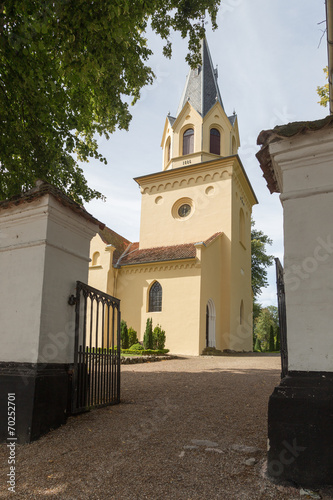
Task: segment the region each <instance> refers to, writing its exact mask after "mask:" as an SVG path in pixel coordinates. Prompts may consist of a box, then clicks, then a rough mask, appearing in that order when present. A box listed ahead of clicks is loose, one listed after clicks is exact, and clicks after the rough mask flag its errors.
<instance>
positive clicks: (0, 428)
mask: <svg viewBox="0 0 333 500" xmlns="http://www.w3.org/2000/svg"><path fill="white" fill-rule="evenodd" d="M70 382H71V377H70V367H69V365H65V364H47V365H46V364H30V363H4V362H2V363H0V442H1V443H4V442H6V441H7V438H9V437H11V436H10V434H9V432H8V394H14V395H15V401H14V403H15V430H16V438H17V441H16V442H17V443H29V442H31V441H34V440H36V439H38V438H39V437H40V436H42V435H43V434H46V433H47V432H48V431H49V430H51V429H54V428H56V427H59V426H60V425H62V424H64V423H65V422H66V419H67V416H68V413H69V398H70ZM10 399H11V400H12V399H13V398H10Z"/></svg>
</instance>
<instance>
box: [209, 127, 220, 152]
mask: <svg viewBox="0 0 333 500" xmlns="http://www.w3.org/2000/svg"><path fill="white" fill-rule="evenodd" d="M220 138H221V135H220V132H219V131H218V130H217V129H216V128H211V129H210V145H209V151H210V153H213V154H214V155H219V154H221V153H220V151H221V149H220V147H221V146H220V143H221V141H220Z"/></svg>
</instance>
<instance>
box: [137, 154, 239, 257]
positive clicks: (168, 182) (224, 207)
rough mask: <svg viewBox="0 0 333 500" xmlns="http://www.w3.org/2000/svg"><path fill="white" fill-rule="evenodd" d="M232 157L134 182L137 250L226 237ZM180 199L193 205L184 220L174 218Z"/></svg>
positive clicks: (229, 222)
mask: <svg viewBox="0 0 333 500" xmlns="http://www.w3.org/2000/svg"><path fill="white" fill-rule="evenodd" d="M235 158H236V157H231V158H225V159H221V158H219V159H218V160H215V161H213V162H208V163H206V164H200V165H197V166H196V165H194V166H190V167H184V168H182V169H174V170H169V171H166V172H161V173H160V174H154V175H152V176H146V177H144V178H138V179H136V180H137V182H139V184H140V185H141V191H142V204H141V224H140V248H151V247H158V246H166V245H176V244H181V243H193V242H198V241H203V240H205V239H208V238H210V236H212V235H213V234H214V233H216V232H220V231H223V232H224V233H225V234H226V235H227V236H228V237H229V238H230V237H231V174H232V166H233V163H234V161H235ZM181 200H183V202H184V203H189V204H192V205H193V206H192V211H191V214H190V215H189V216H188V217H186V218H180V217H178V215H177V210H176V207H177V205H176V204H177V203H178V204H179V203H181ZM161 228H163V230H162V231H161Z"/></svg>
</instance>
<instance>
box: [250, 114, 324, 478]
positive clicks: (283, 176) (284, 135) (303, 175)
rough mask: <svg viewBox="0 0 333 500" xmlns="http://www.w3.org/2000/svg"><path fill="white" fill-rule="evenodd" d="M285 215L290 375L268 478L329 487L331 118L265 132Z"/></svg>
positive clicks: (274, 411) (279, 401)
mask: <svg viewBox="0 0 333 500" xmlns="http://www.w3.org/2000/svg"><path fill="white" fill-rule="evenodd" d="M258 144H262V148H261V151H260V152H259V153H258V154H257V157H258V159H259V161H260V163H261V168H262V169H263V171H264V177H265V178H266V180H267V184H268V187H269V189H270V191H271V192H279V193H281V194H280V199H281V202H282V205H283V218H284V287H285V300H286V323H287V325H286V326H287V328H286V330H287V336H288V337H287V347H288V353H287V354H288V356H287V372H286V373H285V374H284V375H285V376H284V377H283V378H282V380H281V383H280V385H279V386H277V387H276V388H275V390H274V392H273V394H272V395H271V397H270V400H269V408H268V440H269V451H268V474H269V475H270V476H271V477H273V478H275V479H277V480H290V481H294V482H296V483H298V484H301V485H304V486H315V485H319V484H324V483H326V484H332V483H333V475H332V470H333V454H332V447H333V334H332V325H333V217H332V212H333V168H332V158H333V117H332V116H331V117H327V118H326V119H324V120H318V121H315V122H303V123H291V124H289V125H285V126H281V127H275V129H274V130H268V131H263V132H261V134H260V135H259V137H258Z"/></svg>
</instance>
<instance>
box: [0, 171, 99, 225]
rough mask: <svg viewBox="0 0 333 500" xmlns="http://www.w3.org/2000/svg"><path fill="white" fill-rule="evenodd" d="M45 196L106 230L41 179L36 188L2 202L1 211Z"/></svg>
mask: <svg viewBox="0 0 333 500" xmlns="http://www.w3.org/2000/svg"><path fill="white" fill-rule="evenodd" d="M45 195H51V196H53V197H54V198H55V199H56V200H57V201H58V202H59V203H60V204H61V205H63V206H65V207H67V208H70V209H71V210H72V211H73V212H75V213H76V214H78V215H80V216H81V217H83V218H84V219H86V220H88V221H89V222H92V223H93V224H96V225H98V226H99V228H100V229H101V230H103V229H104V227H105V224H103V223H102V222H100V221H99V220H98V219H96V218H95V217H93V216H92V215H91V214H90V213H89V212H87V211H86V209H85V208H84V207H83V206H82V205H80V204H79V203H77V202H76V201H74V200H72V199H71V198H70V197H69V196H67V195H66V194H65V193H63V192H62V191H61V190H60V189H59V188H57V187H55V186H53V185H52V184H49V183H48V182H46V181H43V180H40V179H38V180H37V181H36V183H35V186H34V187H33V188H31V189H29V190H28V191H25V192H23V193H21V194H19V195H16V196H13V197H12V198H9V199H8V200H3V201H0V210H1V209H2V210H4V209H7V208H11V207H14V206H17V205H21V204H22V203H31V202H32V201H35V200H37V199H38V198H42V197H43V196H45Z"/></svg>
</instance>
